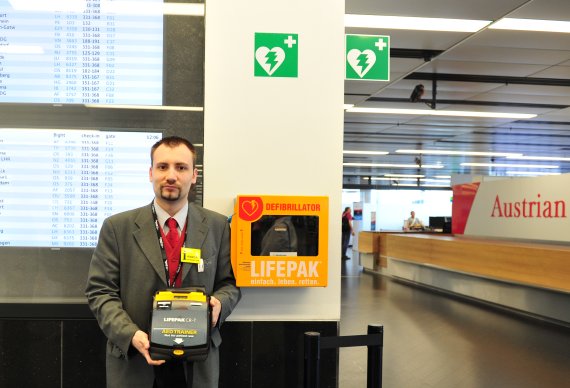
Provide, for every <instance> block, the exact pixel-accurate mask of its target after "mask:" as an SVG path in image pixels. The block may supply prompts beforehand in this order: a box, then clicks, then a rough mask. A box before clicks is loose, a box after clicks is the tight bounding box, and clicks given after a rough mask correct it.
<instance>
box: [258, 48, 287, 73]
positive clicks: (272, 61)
mask: <svg viewBox="0 0 570 388" xmlns="http://www.w3.org/2000/svg"><path fill="white" fill-rule="evenodd" d="M255 59H256V60H257V62H258V63H259V65H260V66H261V67H262V68H263V70H265V71H266V72H267V74H269V75H272V74H273V73H274V72H275V70H277V69H278V68H279V66H281V65H282V64H283V61H284V60H285V51H283V49H282V48H281V47H273V48H271V49H270V48H269V47H265V46H262V47H259V48H258V49H257V50H256V51H255Z"/></svg>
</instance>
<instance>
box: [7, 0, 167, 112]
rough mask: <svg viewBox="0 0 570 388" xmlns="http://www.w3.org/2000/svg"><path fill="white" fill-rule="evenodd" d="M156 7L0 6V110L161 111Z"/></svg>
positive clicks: (70, 2)
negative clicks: (14, 106)
mask: <svg viewBox="0 0 570 388" xmlns="http://www.w3.org/2000/svg"><path fill="white" fill-rule="evenodd" d="M161 7H162V0H137V1H136V2H135V1H130V2H129V1H114V0H66V1H62V0H53V1H48V0H45V1H44V0H42V1H38V0H0V102H13V103H56V104H58V103H59V104H140V105H161V104H162V65H163V14H162V8H161Z"/></svg>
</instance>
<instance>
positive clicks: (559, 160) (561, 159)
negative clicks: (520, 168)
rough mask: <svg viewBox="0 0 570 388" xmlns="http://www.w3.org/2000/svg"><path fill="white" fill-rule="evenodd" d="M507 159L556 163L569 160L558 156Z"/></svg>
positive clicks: (521, 156) (510, 157)
mask: <svg viewBox="0 0 570 388" xmlns="http://www.w3.org/2000/svg"><path fill="white" fill-rule="evenodd" d="M507 159H519V160H549V161H557V162H568V161H570V158H563V157H558V156H523V155H520V156H516V155H515V156H507Z"/></svg>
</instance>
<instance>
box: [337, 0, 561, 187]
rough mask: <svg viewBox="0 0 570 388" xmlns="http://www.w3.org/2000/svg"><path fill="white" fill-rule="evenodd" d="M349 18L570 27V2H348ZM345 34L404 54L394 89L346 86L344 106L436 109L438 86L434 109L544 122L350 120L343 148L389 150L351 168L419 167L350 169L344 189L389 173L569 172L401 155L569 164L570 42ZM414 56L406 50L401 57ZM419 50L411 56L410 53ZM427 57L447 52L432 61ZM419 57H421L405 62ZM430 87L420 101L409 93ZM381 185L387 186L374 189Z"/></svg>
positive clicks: (503, 34)
mask: <svg viewBox="0 0 570 388" xmlns="http://www.w3.org/2000/svg"><path fill="white" fill-rule="evenodd" d="M346 12H347V13H356V14H371V15H400V16H416V17H420V16H423V17H450V18H459V19H479V20H492V21H495V20H498V19H499V18H501V17H503V16H508V17H518V18H535V19H550V20H562V21H570V1H568V0H533V1H527V0H501V1H496V0H492V1H491V0H480V1H472V0H470V1H467V0H431V1H424V0H347V1H346ZM346 32H347V33H368V34H376V35H390V37H391V47H392V50H393V52H394V53H395V54H396V56H395V57H393V58H392V59H391V62H390V77H391V81H389V82H362V83H359V82H355V81H347V82H345V102H350V103H353V104H356V106H357V107H381V108H399V109H430V107H431V106H430V105H431V103H432V101H431V100H432V88H433V85H434V83H433V81H432V79H436V80H437V81H436V82H435V84H436V87H437V95H436V101H435V102H436V104H435V108H436V109H438V110H444V109H448V110H469V111H479V112H512V113H533V114H537V115H538V116H537V117H536V118H532V119H524V120H520V119H519V120H517V119H492V118H468V117H440V116H427V115H421V116H415V115H402V114H390V115H380V114H356V113H348V112H347V113H345V137H344V142H345V145H344V148H345V150H348V149H350V150H370V151H374V150H375V151H387V152H388V153H389V154H388V155H385V156H367V155H348V154H345V155H344V161H345V163H355V162H360V163H388V164H394V163H396V164H407V165H411V167H406V168H397V167H386V168H380V167H377V168H371V167H353V166H345V167H344V175H345V183H351V184H353V185H354V184H359V183H361V184H364V185H366V184H368V181H367V180H365V179H364V178H365V177H369V176H382V175H383V174H386V173H390V172H391V173H394V172H397V173H417V172H418V171H420V172H421V173H425V174H426V175H435V174H447V175H453V174H485V175H494V176H505V174H506V171H507V169H505V168H501V167H497V166H496V165H497V163H499V162H500V163H506V162H508V163H510V164H514V165H517V166H521V165H527V164H536V165H538V166H542V168H536V169H531V168H521V167H519V168H518V169H517V168H516V167H513V168H511V169H514V170H522V171H527V172H529V171H531V172H532V171H533V170H536V171H539V172H540V171H542V172H544V171H551V170H547V169H546V168H544V167H545V166H548V165H558V166H559V167H558V168H557V169H556V170H555V171H556V172H561V173H570V162H566V161H559V162H544V161H531V162H529V161H526V160H507V159H505V158H499V157H490V156H485V157H482V156H479V157H476V156H449V155H423V156H421V158H420V159H421V160H420V162H421V163H422V164H424V165H425V164H438V165H440V166H441V168H440V169H437V170H427V169H423V168H421V167H420V166H418V164H417V163H416V161H417V158H418V156H417V155H402V154H397V153H395V151H396V150H398V149H417V150H442V151H445V150H447V151H487V152H489V151H494V152H515V153H521V154H524V155H529V156H558V157H569V156H570V108H569V107H570V34H557V33H544V32H526V31H503V30H492V29H484V30H482V31H480V32H477V33H472V34H470V33H446V32H425V31H410V30H375V29H366V30H364V29H347V30H346ZM403 49H406V50H403ZM410 49H411V50H410ZM421 50H440V51H442V53H441V54H440V55H439V56H436V57H435V58H433V59H432V60H431V61H427V62H426V61H424V60H423V58H422V51H421ZM403 52H416V53H417V54H418V59H415V58H402V57H398V56H397V55H398V54H400V55H402V53H403ZM418 84H422V85H424V95H423V97H422V99H421V101H419V102H417V103H412V102H410V101H409V98H410V94H411V92H412V90H413V89H414V87H415V86H416V85H418ZM464 162H486V163H492V164H493V166H492V167H468V166H461V163H464ZM375 184H382V183H380V182H375Z"/></svg>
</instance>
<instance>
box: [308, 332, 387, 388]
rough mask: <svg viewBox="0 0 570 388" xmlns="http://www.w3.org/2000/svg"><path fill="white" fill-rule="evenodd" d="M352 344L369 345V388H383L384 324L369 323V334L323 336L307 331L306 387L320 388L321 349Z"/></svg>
mask: <svg viewBox="0 0 570 388" xmlns="http://www.w3.org/2000/svg"><path fill="white" fill-rule="evenodd" d="M351 346H367V347H368V366H367V385H366V386H367V388H382V348H383V346H384V326H382V325H378V324H374V325H372V324H371V325H368V334H366V335H350V336H338V337H321V334H320V333H318V332H314V331H308V332H306V333H305V338H304V347H305V371H304V372H305V374H304V377H303V384H304V385H303V387H304V388H319V382H320V359H321V349H336V348H344V347H351Z"/></svg>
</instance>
